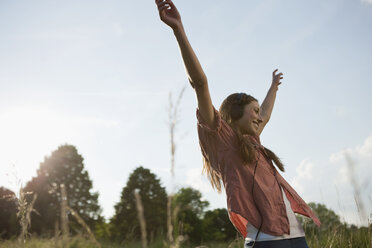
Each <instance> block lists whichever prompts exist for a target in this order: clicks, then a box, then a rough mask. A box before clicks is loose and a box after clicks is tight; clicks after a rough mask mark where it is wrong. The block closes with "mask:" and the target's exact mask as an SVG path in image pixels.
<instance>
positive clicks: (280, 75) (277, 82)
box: [272, 69, 283, 87]
mask: <svg viewBox="0 0 372 248" xmlns="http://www.w3.org/2000/svg"><path fill="white" fill-rule="evenodd" d="M277 71H278V69H275V71H273V82H272V85H273V86H275V87H278V86H279V85H280V84H281V82H280V80H281V79H283V73H281V72H280V73H278V74H276V72H277Z"/></svg>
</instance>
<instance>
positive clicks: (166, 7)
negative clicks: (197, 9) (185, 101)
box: [155, 0, 215, 128]
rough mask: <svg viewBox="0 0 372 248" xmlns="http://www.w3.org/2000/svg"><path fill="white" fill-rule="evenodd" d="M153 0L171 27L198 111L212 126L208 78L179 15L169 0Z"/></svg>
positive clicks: (161, 17) (212, 117) (163, 19)
mask: <svg viewBox="0 0 372 248" xmlns="http://www.w3.org/2000/svg"><path fill="white" fill-rule="evenodd" d="M155 2H156V4H157V6H158V10H159V15H160V19H161V20H162V21H163V22H164V23H165V24H167V25H168V26H169V27H171V28H172V29H173V33H174V35H175V37H176V39H177V42H178V45H179V47H180V50H181V54H182V59H183V62H184V64H185V67H186V73H187V77H188V79H189V82H190V84H191V86H192V87H193V88H194V89H195V92H196V97H197V100H198V108H199V112H200V114H201V116H202V117H203V119H204V120H205V121H206V123H208V125H209V126H210V127H212V128H213V127H214V122H215V121H214V111H213V105H212V100H211V97H210V94H209V89H208V80H207V77H206V75H205V73H204V71H203V69H202V67H201V65H200V63H199V60H198V58H197V57H196V55H195V53H194V50H193V49H192V47H191V45H190V43H189V40H188V38H187V36H186V33H185V30H184V27H183V24H182V21H181V16H180V14H179V12H178V10H177V8H176V6H175V5H174V4H173V2H172V1H171V0H155Z"/></svg>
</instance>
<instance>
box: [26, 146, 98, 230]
mask: <svg viewBox="0 0 372 248" xmlns="http://www.w3.org/2000/svg"><path fill="white" fill-rule="evenodd" d="M61 184H64V185H65V188H66V192H67V204H68V206H69V207H71V208H72V209H74V210H75V211H76V212H77V213H78V214H79V215H80V217H81V218H82V219H83V220H84V221H85V222H86V223H87V224H88V225H89V226H90V228H91V229H93V230H94V225H95V223H96V222H97V220H101V217H100V212H101V209H100V207H99V205H98V193H97V192H92V181H91V180H90V178H89V174H88V172H87V171H86V170H84V159H83V157H82V156H81V155H80V154H79V153H78V151H77V149H76V148H75V147H74V146H72V145H62V146H60V147H58V149H57V150H55V151H53V152H52V154H51V156H49V157H45V159H44V162H42V163H41V164H40V167H39V169H38V170H37V176H36V177H34V178H32V180H31V181H30V182H29V183H28V184H27V186H26V187H25V190H26V191H31V192H34V193H37V195H38V197H37V200H36V202H35V205H34V208H35V209H36V211H37V212H38V213H39V214H32V225H31V232H35V233H38V234H43V235H45V234H49V235H51V234H52V233H53V232H54V227H55V224H56V222H59V221H60V207H61V194H60V185H61ZM69 226H70V230H71V231H72V232H76V231H77V230H79V229H81V227H80V225H79V224H78V223H77V222H76V221H75V219H74V218H71V217H70V218H69Z"/></svg>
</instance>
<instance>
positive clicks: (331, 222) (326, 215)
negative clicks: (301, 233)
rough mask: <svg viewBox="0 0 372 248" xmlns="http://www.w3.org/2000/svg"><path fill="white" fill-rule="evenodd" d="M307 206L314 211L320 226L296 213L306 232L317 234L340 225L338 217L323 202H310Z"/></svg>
mask: <svg viewBox="0 0 372 248" xmlns="http://www.w3.org/2000/svg"><path fill="white" fill-rule="evenodd" d="M308 205H309V207H310V208H311V209H312V210H313V211H314V213H315V214H316V215H317V216H318V218H319V220H320V221H321V225H320V228H318V227H317V226H316V225H315V224H314V222H313V221H312V220H311V219H309V218H306V217H304V216H302V215H297V218H298V219H299V221H300V222H301V223H302V224H303V226H304V229H305V232H306V234H310V233H311V234H319V233H324V232H326V231H329V230H331V229H333V228H338V227H339V226H341V221H340V217H339V216H338V215H337V214H336V213H335V212H334V211H333V210H331V209H328V208H327V207H326V206H325V205H324V204H320V203H314V202H310V203H309V204H308Z"/></svg>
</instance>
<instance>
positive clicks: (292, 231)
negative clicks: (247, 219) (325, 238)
mask: <svg viewBox="0 0 372 248" xmlns="http://www.w3.org/2000/svg"><path fill="white" fill-rule="evenodd" d="M280 188H281V187H280ZM281 190H282V193H283V199H284V204H285V208H286V211H287V216H288V220H289V234H283V235H281V236H273V235H270V234H267V233H264V232H262V231H260V233H259V234H258V237H257V240H256V241H267V240H278V239H292V238H298V237H304V236H305V232H304V229H303V228H302V225H301V223H300V222H299V221H298V220H297V218H296V216H295V214H294V212H293V210H292V208H291V204H290V203H289V201H288V199H287V196H286V195H285V193H284V191H283V189H282V188H281ZM257 231H258V229H256V228H255V227H254V226H252V225H251V224H250V223H248V224H247V237H246V238H245V241H246V242H249V241H254V239H255V238H256V235H257Z"/></svg>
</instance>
